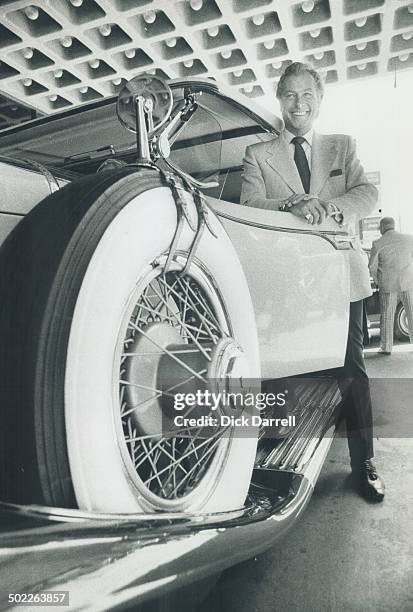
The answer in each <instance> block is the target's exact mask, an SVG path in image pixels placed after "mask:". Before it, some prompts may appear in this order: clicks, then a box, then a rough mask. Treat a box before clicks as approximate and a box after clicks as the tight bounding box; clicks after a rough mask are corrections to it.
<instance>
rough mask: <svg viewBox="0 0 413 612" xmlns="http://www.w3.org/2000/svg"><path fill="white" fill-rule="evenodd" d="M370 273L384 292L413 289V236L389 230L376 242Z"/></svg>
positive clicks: (372, 253) (371, 256)
mask: <svg viewBox="0 0 413 612" xmlns="http://www.w3.org/2000/svg"><path fill="white" fill-rule="evenodd" d="M369 265H370V271H371V273H372V276H373V278H374V280H375V281H376V282H377V284H378V286H379V288H380V289H381V290H382V291H389V292H393V291H407V290H408V289H412V288H413V236H410V235H409V234H401V233H400V232H396V231H395V230H388V231H387V232H385V233H384V234H383V236H382V237H381V238H379V239H378V240H375V241H374V242H373V245H372V249H371V254H370V264H369Z"/></svg>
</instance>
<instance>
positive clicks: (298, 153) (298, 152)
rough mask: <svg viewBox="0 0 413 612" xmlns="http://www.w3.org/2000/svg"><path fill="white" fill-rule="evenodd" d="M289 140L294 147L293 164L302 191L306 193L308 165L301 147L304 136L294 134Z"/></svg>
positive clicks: (308, 184) (308, 182)
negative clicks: (301, 185) (302, 188)
mask: <svg viewBox="0 0 413 612" xmlns="http://www.w3.org/2000/svg"><path fill="white" fill-rule="evenodd" d="M291 142H292V143H293V145H294V147H295V151H294V161H295V165H296V166H297V170H298V174H299V175H300V178H301V182H302V184H303V187H304V191H305V192H306V193H310V168H309V167H308V161H307V156H306V154H305V151H304V149H303V142H305V138H303V136H296V137H295V138H293V139H292V141H291Z"/></svg>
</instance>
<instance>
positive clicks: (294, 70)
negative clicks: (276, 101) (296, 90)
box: [276, 62, 324, 98]
mask: <svg viewBox="0 0 413 612" xmlns="http://www.w3.org/2000/svg"><path fill="white" fill-rule="evenodd" d="M305 73H307V74H309V75H310V76H312V77H313V79H314V82H315V84H316V87H317V90H318V93H319V96H320V98H322V97H323V95H324V83H323V81H322V79H321V76H320V75H319V74H318V72H317V70H314V68H313V67H312V66H311V65H310V64H303V63H302V62H293V63H292V64H290V65H289V66H287V68H286V69H285V70H284V72H283V73H282V75H281V76H280V80H279V81H278V85H277V93H276V96H277V98H280V97H281V96H282V93H283V89H284V83H285V80H286V79H287V78H288V77H289V76H299V75H300V74H305Z"/></svg>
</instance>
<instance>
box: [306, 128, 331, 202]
mask: <svg viewBox="0 0 413 612" xmlns="http://www.w3.org/2000/svg"><path fill="white" fill-rule="evenodd" d="M336 155H337V147H336V145H335V144H334V142H331V140H330V141H329V139H328V138H326V137H325V136H323V135H321V134H315V133H314V134H313V142H312V147H311V180H310V193H313V194H316V195H318V194H319V193H320V192H321V190H322V188H323V187H324V183H325V182H326V180H327V178H328V177H329V174H330V170H331V168H332V166H333V164H334V162H335V159H336Z"/></svg>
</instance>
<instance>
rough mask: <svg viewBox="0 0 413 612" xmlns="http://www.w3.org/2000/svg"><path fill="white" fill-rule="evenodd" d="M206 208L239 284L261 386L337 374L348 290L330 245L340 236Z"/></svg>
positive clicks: (332, 228)
mask: <svg viewBox="0 0 413 612" xmlns="http://www.w3.org/2000/svg"><path fill="white" fill-rule="evenodd" d="M210 204H211V206H212V208H213V209H214V210H215V212H216V213H217V214H218V217H219V218H220V219H221V221H222V223H223V224H224V227H225V228H226V230H227V232H228V234H229V236H230V238H231V241H232V243H233V244H234V246H235V248H236V251H237V254H238V257H239V258H240V261H241V264H242V267H243V270H244V273H245V275H246V277H247V281H248V285H249V288H250V292H251V296H252V300H253V304H254V309H255V316H256V321H257V327H258V335H259V345H260V353H261V364H262V365H261V367H262V376H263V378H279V377H283V376H292V375H297V374H302V373H305V372H311V371H318V370H326V369H329V368H334V367H338V366H341V365H342V364H343V362H344V355H345V347H346V341H347V321H348V309H349V302H350V300H349V286H350V285H349V275H348V265H347V262H346V258H345V255H344V254H343V252H342V251H340V250H337V249H336V248H335V247H334V246H333V245H332V244H331V242H330V239H331V238H332V237H334V236H335V235H336V234H338V233H340V232H339V229H338V226H337V225H336V224H334V222H333V221H330V222H329V223H327V224H324V225H323V226H321V227H318V226H315V227H314V228H312V229H311V230H309V228H308V224H307V223H305V222H303V221H301V220H300V219H296V218H294V217H292V216H291V215H286V214H285V213H282V212H278V211H268V210H259V209H254V208H249V207H244V206H239V205H236V204H228V203H225V202H219V201H216V200H214V201H213V200H210ZM333 224H334V225H333ZM337 277H339V278H341V279H342V282H341V283H340V284H338V283H337ZM292 279H294V281H292ZM309 347H311V351H309Z"/></svg>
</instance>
